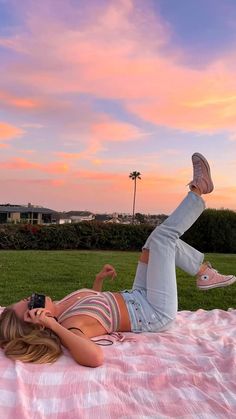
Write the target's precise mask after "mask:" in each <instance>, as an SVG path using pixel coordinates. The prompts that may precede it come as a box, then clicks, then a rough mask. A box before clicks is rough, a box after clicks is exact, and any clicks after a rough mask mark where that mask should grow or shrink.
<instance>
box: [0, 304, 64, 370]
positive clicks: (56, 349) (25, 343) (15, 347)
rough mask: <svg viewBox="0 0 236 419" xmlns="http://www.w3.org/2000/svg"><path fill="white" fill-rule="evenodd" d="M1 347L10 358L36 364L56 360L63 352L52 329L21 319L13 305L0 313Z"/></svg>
mask: <svg viewBox="0 0 236 419" xmlns="http://www.w3.org/2000/svg"><path fill="white" fill-rule="evenodd" d="M0 347H1V348H2V349H3V350H4V353H5V355H6V356H7V357H8V358H10V359H14V360H19V361H22V362H32V363H34V364H44V363H48V362H50V363H52V362H55V361H56V360H57V359H58V358H59V356H60V355H61V354H62V348H61V343H60V339H59V337H58V336H57V335H56V334H55V333H54V332H52V330H50V329H47V328H45V329H43V327H42V326H40V325H36V324H33V323H27V322H25V321H24V320H21V319H20V318H19V317H18V316H17V315H16V313H15V311H14V310H13V309H12V308H11V307H6V308H5V309H4V310H3V312H2V313H1V315H0Z"/></svg>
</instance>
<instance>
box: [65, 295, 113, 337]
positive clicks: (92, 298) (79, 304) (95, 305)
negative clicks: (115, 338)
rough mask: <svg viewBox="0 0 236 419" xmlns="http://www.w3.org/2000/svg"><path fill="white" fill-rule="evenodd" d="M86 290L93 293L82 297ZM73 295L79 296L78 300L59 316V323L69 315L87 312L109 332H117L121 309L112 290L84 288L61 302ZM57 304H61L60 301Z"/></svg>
mask: <svg viewBox="0 0 236 419" xmlns="http://www.w3.org/2000/svg"><path fill="white" fill-rule="evenodd" d="M86 291H89V292H90V293H91V294H90V295H87V296H85V297H80V294H81V293H84V292H86ZM73 296H74V297H76V296H77V300H76V301H75V302H74V303H73V304H72V305H71V306H70V307H69V308H67V309H66V310H65V311H64V312H63V313H62V314H61V315H60V316H59V317H58V322H59V323H61V322H62V321H63V320H66V319H68V318H69V317H72V316H77V315H78V314H85V315H86V316H90V317H93V318H94V319H96V320H98V321H99V323H100V324H101V325H102V326H103V327H104V329H105V330H106V331H107V332H108V333H112V332H115V331H117V330H118V329H119V325H120V316H121V314H120V309H119V306H118V303H117V301H116V299H115V297H114V295H113V294H112V293H111V292H109V291H107V292H99V291H94V290H90V289H87V288H83V289H81V290H78V291H75V292H72V293H71V294H69V295H67V296H66V297H64V298H63V299H62V300H60V303H61V302H64V301H66V300H68V299H69V298H70V297H73ZM57 304H59V301H58V302H57Z"/></svg>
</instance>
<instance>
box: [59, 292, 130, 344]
mask: <svg viewBox="0 0 236 419" xmlns="http://www.w3.org/2000/svg"><path fill="white" fill-rule="evenodd" d="M89 294H90V292H89V291H86V292H85V293H83V297H85V296H86V295H89ZM112 294H113V295H114V297H115V299H116V301H117V304H118V306H119V309H120V314H121V316H120V326H119V329H118V330H117V332H130V330H131V325H130V319H129V313H128V310H127V307H126V304H125V301H124V299H123V297H122V295H121V294H120V293H119V292H113V293H112ZM81 297H82V295H81ZM76 299H78V297H77V298H75V297H73V298H72V297H71V299H69V300H68V301H65V302H62V303H61V304H60V303H58V304H57V305H58V308H59V307H60V312H59V314H60V313H61V312H63V311H64V310H65V309H67V308H69V307H70V306H72V305H73V304H74V303H75V301H76ZM61 325H62V326H64V327H66V328H67V329H68V328H70V327H76V328H78V329H80V330H81V331H82V332H83V333H84V334H85V335H86V336H88V337H95V336H101V335H105V334H107V331H106V329H105V328H104V327H103V326H102V325H101V323H100V322H99V321H98V320H96V319H94V318H93V317H91V316H87V315H85V314H78V315H77V316H71V317H69V318H67V319H65V320H63V321H62V322H61Z"/></svg>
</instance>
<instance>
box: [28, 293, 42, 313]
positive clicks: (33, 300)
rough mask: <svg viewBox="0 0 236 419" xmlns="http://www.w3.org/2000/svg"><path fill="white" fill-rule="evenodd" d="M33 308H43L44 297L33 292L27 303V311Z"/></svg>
mask: <svg viewBox="0 0 236 419" xmlns="http://www.w3.org/2000/svg"><path fill="white" fill-rule="evenodd" d="M33 308H45V295H44V294H37V293H36V292H34V293H33V294H32V295H31V297H30V300H29V302H28V309H29V310H32V309H33Z"/></svg>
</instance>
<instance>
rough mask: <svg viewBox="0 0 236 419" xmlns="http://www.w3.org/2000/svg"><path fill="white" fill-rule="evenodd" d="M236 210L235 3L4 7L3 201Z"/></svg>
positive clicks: (100, 1)
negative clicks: (201, 185) (207, 185)
mask: <svg viewBox="0 0 236 419" xmlns="http://www.w3.org/2000/svg"><path fill="white" fill-rule="evenodd" d="M195 151H199V152H200V153H202V154H204V155H205V156H206V157H207V158H208V159H209V161H210V163H211V165H212V174H213V179H214V183H215V190H214V192H213V193H212V194H211V195H207V196H206V202H207V206H208V207H213V208H230V209H233V210H236V1H235V0H41V1H35V0H0V152H1V155H0V177H1V199H0V203H1V204H5V203H11V204H27V203H28V202H31V203H32V204H34V205H42V206H44V207H47V208H52V209H54V210H58V211H69V210H89V211H92V212H126V213H130V212H131V211H132V198H133V181H132V180H131V179H129V173H130V172H132V171H134V170H136V171H139V172H141V174H142V176H141V177H142V180H140V181H138V185H137V202H136V212H141V213H152V214H153V213H155V214H158V213H165V214H169V213H170V212H171V210H172V209H173V208H174V207H175V205H177V204H178V201H179V200H180V199H181V198H182V197H184V195H185V193H186V192H187V191H188V187H186V184H187V183H188V182H189V181H190V180H191V176H192V165H191V155H192V153H193V152H195Z"/></svg>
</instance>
